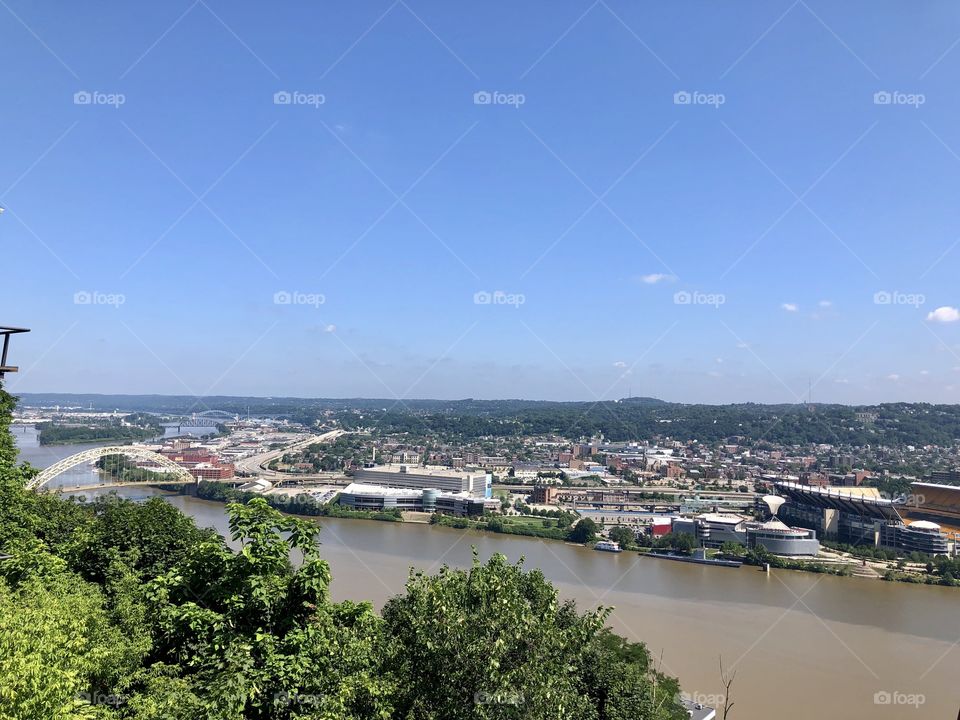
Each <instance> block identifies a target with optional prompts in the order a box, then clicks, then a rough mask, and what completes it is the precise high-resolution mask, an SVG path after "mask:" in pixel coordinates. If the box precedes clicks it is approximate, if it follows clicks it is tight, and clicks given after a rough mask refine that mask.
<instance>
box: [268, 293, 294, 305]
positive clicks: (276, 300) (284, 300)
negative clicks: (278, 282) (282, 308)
mask: <svg viewBox="0 0 960 720" xmlns="http://www.w3.org/2000/svg"><path fill="white" fill-rule="evenodd" d="M291 302H293V296H292V295H291V294H290V293H288V292H287V291H286V290H277V292H275V293H274V294H273V304H274V305H289V304H290V303H291Z"/></svg>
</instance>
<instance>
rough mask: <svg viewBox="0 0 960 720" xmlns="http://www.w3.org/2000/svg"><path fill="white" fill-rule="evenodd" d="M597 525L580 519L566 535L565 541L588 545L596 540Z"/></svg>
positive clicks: (589, 520) (587, 519)
mask: <svg viewBox="0 0 960 720" xmlns="http://www.w3.org/2000/svg"><path fill="white" fill-rule="evenodd" d="M598 530H599V528H598V527H597V524H596V523H595V522H594V521H593V520H592V519H590V518H588V517H585V518H580V520H578V521H577V524H576V525H574V526H573V527H572V528H571V529H570V532H569V533H568V534H567V540H569V541H570V542H575V543H588V542H592V541H593V540H596V538H597V531H598Z"/></svg>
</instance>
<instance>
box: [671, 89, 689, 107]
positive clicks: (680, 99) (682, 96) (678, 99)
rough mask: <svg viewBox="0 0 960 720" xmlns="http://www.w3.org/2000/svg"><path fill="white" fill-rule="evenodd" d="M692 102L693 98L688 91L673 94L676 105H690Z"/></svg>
mask: <svg viewBox="0 0 960 720" xmlns="http://www.w3.org/2000/svg"><path fill="white" fill-rule="evenodd" d="M692 100H693V96H692V95H690V93H688V92H687V91H686V90H679V91H678V92H675V93H674V94H673V104H674V105H689V104H690V102H691V101H692Z"/></svg>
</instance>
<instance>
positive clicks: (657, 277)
mask: <svg viewBox="0 0 960 720" xmlns="http://www.w3.org/2000/svg"><path fill="white" fill-rule="evenodd" d="M637 279H638V280H639V281H640V282H642V283H645V284H647V285H656V284H657V283H661V282H670V281H672V280H676V278H675V277H674V276H673V275H668V274H666V273H650V274H649V275H641V276H640V277H638V278H637Z"/></svg>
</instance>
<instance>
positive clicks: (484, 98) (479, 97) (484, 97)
mask: <svg viewBox="0 0 960 720" xmlns="http://www.w3.org/2000/svg"><path fill="white" fill-rule="evenodd" d="M492 102H493V95H491V94H490V93H489V92H487V91H486V90H478V91H477V92H475V93H474V94H473V104H474V105H489V104H490V103H492Z"/></svg>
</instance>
